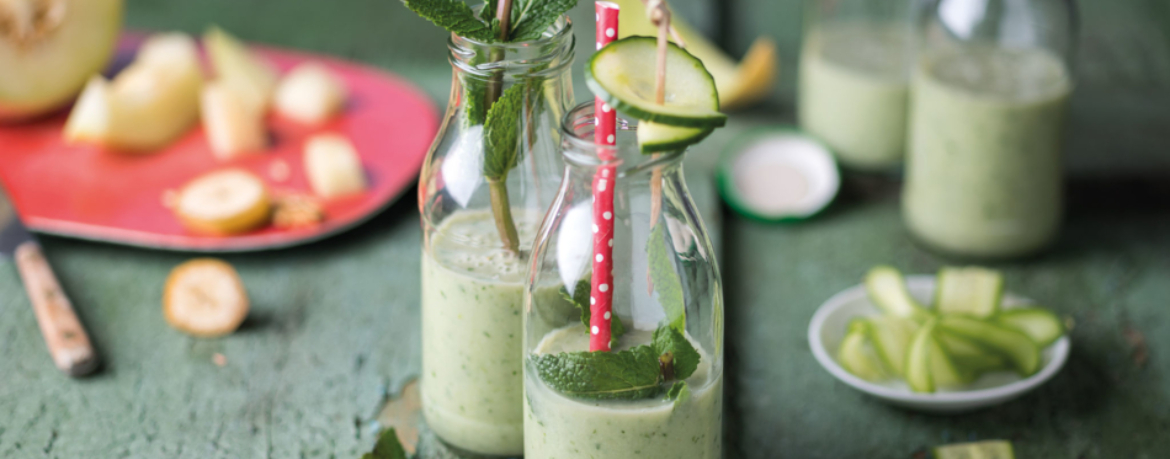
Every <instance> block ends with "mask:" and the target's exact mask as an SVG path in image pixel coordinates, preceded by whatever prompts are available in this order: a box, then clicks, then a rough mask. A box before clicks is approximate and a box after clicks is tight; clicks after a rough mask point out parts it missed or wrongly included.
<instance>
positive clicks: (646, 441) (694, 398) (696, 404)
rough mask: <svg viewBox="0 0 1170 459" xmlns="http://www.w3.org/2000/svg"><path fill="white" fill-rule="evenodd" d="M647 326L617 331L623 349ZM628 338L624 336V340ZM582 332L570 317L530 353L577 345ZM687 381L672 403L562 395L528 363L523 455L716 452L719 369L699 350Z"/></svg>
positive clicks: (583, 341)
mask: <svg viewBox="0 0 1170 459" xmlns="http://www.w3.org/2000/svg"><path fill="white" fill-rule="evenodd" d="M651 335H652V333H651V332H649V331H640V330H633V331H630V332H628V333H627V334H626V335H625V336H623V337H622V339H621V341H622V343H623V344H622V345H619V346H617V347H615V348H614V350H621V349H627V348H629V347H632V346H633V345H637V344H644V343H646V342H649V341H650V340H651ZM626 343H630V344H626ZM588 349H589V333H588V331H587V330H586V328H585V326H584V325H581V324H575V325H571V326H568V327H565V328H561V329H558V330H554V331H552V332H550V333H549V334H547V335H545V337H544V339H542V340H541V342H540V344H538V345H537V348H536V349H535V352H536V353H537V354H547V353H558V352H572V351H585V350H588ZM700 353H701V355H702V357H701V360H700V361H699V367H698V369H697V370H696V371H695V373H694V374H692V375H691V377H690V378H688V379H687V384H688V385H689V386H690V391H691V396H690V397H688V398H686V399H685V400H683V401H682V402H680V403H678V406H675V403H674V402H672V401H668V400H665V399H664V398H662V397H655V398H652V399H646V400H637V401H593V400H579V399H573V398H569V397H565V396H564V395H561V394H560V393H558V392H556V391H555V390H553V389H551V388H549V387H548V386H547V385H546V384H545V383H544V382H543V381H541V380H540V377H539V376H537V374H536V371H527V372H526V373H525V388H526V398H525V401H524V410H525V417H524V429H525V431H524V457H525V458H527V459H578V458H580V459H585V458H589V459H625V458H640V459H646V458H671V459H700V458H704V459H705V458H719V457H722V449H723V435H722V432H723V371H722V368H715V369H714V370H712V368H711V362H712V359H711V357H710V356H709V355H707V354H706V353H703V352H702V350H701V349H700Z"/></svg>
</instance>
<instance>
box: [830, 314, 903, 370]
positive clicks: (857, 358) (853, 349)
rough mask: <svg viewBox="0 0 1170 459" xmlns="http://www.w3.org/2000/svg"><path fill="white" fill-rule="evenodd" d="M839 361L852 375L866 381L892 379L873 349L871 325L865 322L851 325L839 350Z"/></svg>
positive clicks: (856, 322)
mask: <svg viewBox="0 0 1170 459" xmlns="http://www.w3.org/2000/svg"><path fill="white" fill-rule="evenodd" d="M837 361H839V362H841V366H842V367H844V368H845V369H846V370H848V371H849V372H850V373H853V374H854V375H856V376H857V377H859V378H861V379H864V380H866V381H874V382H877V381H882V380H885V379H889V377H890V372H889V371H888V370H887V369H886V367H885V364H884V363H882V359H881V358H880V357H878V355H877V351H876V350H875V349H874V348H873V344H872V342H871V341H870V333H869V324H868V323H867V322H865V321H864V320H854V321H853V322H852V323H850V324H849V332H848V333H846V334H845V339H844V340H842V341H841V347H840V348H838V349H837Z"/></svg>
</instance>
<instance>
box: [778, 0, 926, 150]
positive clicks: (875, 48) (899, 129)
mask: <svg viewBox="0 0 1170 459" xmlns="http://www.w3.org/2000/svg"><path fill="white" fill-rule="evenodd" d="M914 3H915V2H914V1H913V0H807V1H806V2H805V5H804V6H805V8H804V13H805V19H804V44H803V47H802V49H801V53H800V76H799V78H800V82H799V95H798V96H799V100H798V110H799V113H798V115H799V118H800V125H801V128H802V129H804V130H805V131H806V132H808V133H810V134H813V135H815V136H817V137H820V138H821V140H823V141H824V142H825V143H826V144H828V145H829V147H830V148H832V150H833V153H834V155H836V157H837V160H838V162H840V163H841V164H842V165H843V166H845V167H848V168H851V169H860V170H888V169H890V168H891V167H894V166H896V165H898V164H899V163H901V162H902V158H903V153H904V151H905V146H906V141H905V136H906V114H907V113H906V112H907V106H908V103H909V99H908V97H907V96H908V94H909V86H910V68H911V64H912V59H913V52H912V51H911V44H912V42H913V40H912V36H913V30H914V28H913V26H912V22H911V21H912V19H913V18H914V14H913V12H914V11H913V10H914V8H913V4H914Z"/></svg>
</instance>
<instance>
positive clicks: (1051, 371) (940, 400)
mask: <svg viewBox="0 0 1170 459" xmlns="http://www.w3.org/2000/svg"><path fill="white" fill-rule="evenodd" d="M924 282H930V283H932V284H933V283H934V275H933V274H919V275H909V276H906V283H907V284H917V283H924ZM859 291H860V293H861V294H862V295H863V296H864V294H865V285H864V284H858V285H854V286H852V287H849V288H847V289H845V290H842V291H840V292H837V294H835V295H833V296H832V297H830V298H829V299H828V300H826V301H825V302H824V303H822V304H821V306H820V307H819V308H817V312H816V313H815V314H813V318H812V321H810V322H809V327H808V342H809V346H810V347H812V352H813V356H814V357H816V359H817V362H818V363H820V364H821V366H822V367H824V368H825V370H827V371H828V372H829V373H830V374H832V375H833V376H834V377H836V378H837V379H839V380H841V381H842V382H844V383H845V384H848V385H850V386H852V387H853V388H854V389H857V390H860V391H862V392H866V393H868V394H871V395H874V396H877V397H880V398H884V399H888V400H896V401H899V402H907V403H915V404H919V405H949V404H954V403H964V402H967V403H971V402H981V401H982V402H1000V401H1007V399H1008V398H1011V397H1013V396H1016V395H1022V394H1023V393H1025V392H1027V391H1030V390H1032V389H1035V388H1036V387H1038V386H1039V385H1040V384H1043V383H1044V382H1046V381H1048V380H1049V379H1051V378H1052V377H1053V376H1054V375H1056V372H1058V371H1060V369H1061V367H1063V366H1064V364H1065V362H1066V361H1067V360H1068V354H1069V349H1070V347H1071V342H1070V341H1069V338H1068V335H1067V334H1065V335H1064V336H1062V337H1060V339H1058V340H1056V342H1054V343H1052V344H1050V345H1049V347H1050V348H1051V349H1052V351H1053V352H1052V359H1051V360H1049V361H1048V363H1047V364H1046V365H1044V368H1041V369H1040V371H1038V372H1036V374H1034V375H1032V376H1029V377H1027V378H1024V379H1021V380H1019V381H1014V382H1011V383H1008V384H1004V385H1002V386H995V387H989V388H986V389H977V390H969V391H964V390H958V391H952V392H935V393H929V394H927V393H917V392H911V391H909V390H905V389H895V388H890V387H886V386H882V385H879V384H874V383H872V382H869V381H866V380H864V379H861V378H859V377H857V376H855V375H853V373H850V372H849V371H848V370H845V368H843V367H842V366H841V365H840V364H839V363H837V359H834V358H833V357H832V356H831V355H829V352H828V350H827V349H825V346H824V343H823V342H822V340H821V337H820V335H821V330H822V329H823V328H824V327H825V321H826V320H828V318H829V316H831V315H832V314H833V313H834V312H836V310H837V309H840V308H841V307H843V306H844V305H845V304H846V300H848V299H851V298H853V297H855V296H857V295H858V293H859ZM1004 297H1005V298H1009V297H1014V298H1015V299H1017V300H1020V301H1027V300H1026V299H1024V298H1023V297H1020V296H1017V295H1012V294H1011V293H1005V294H1004Z"/></svg>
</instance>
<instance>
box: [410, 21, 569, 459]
mask: <svg viewBox="0 0 1170 459" xmlns="http://www.w3.org/2000/svg"><path fill="white" fill-rule="evenodd" d="M574 46H575V44H574V39H573V32H572V24H571V23H570V21H569V20H568V19H567V18H562V19H560V20H558V21H557V22H556V23H555V24H554V25H553V26H552V27H550V28H549V30H548V31H547V32H545V34H544V37H543V38H541V39H539V40H535V41H529V42H521V43H504V44H487V43H481V42H477V41H474V40H470V39H467V38H465V37H459V36H452V37H451V39H450V41H449V43H448V49H449V50H450V61H451V65H452V68H453V79H452V84H451V96H450V102H449V104H448V106H447V113H446V115H445V116H444V119H443V125H442V128H441V129H440V131H439V134H438V136H437V137H436V139H435V142H434V144H433V145H432V147H431V151H430V153H429V154H428V155H427V159H426V162H425V163H424V165H423V170H422V175H421V176H420V179H419V199H418V200H419V212H420V213H421V214H422V215H421V216H422V227H423V253H422V260H423V261H422V341H423V342H422V378H421V385H420V389H421V393H422V403H423V414H424V416H425V418H426V420H427V423H428V425H429V426H430V428H431V429H432V430H433V431H434V432H435V433H436V434H437V435H438V436H439V438H441V439H442V440H443V441H444V442H445V443H446V444H447V445H448V446H452V447H454V448H456V449H458V450H462V451H464V452H469V453H475V454H479V455H493V456H515V455H519V454H522V452H523V447H524V444H523V430H524V429H523V422H522V404H521V398H522V396H523V395H522V394H523V391H522V388H523V385H522V380H521V371H522V370H521V366H522V358H521V357H522V355H523V352H522V348H521V343H522V325H521V324H522V320H523V319H522V318H521V314H520V311H521V302H522V298H523V290H524V278H525V275H526V274H527V266H528V262H527V257H528V251H529V250H530V249H531V247H532V241H533V238H534V237H535V234H536V229H537V226H538V225H539V224H540V218H541V217H542V216H543V215H544V211H545V209H547V208H548V205H549V204H550V203H551V202H552V199H553V197H554V196H555V195H556V190H557V186H558V185H559V184H560V171H561V168H562V166H561V164H562V163H561V160H560V155H559V150H558V148H559V145H560V134H559V130H558V127H559V125H560V118H561V117H562V116H563V114H564V112H565V111H566V110H567V109H568V107H569V106H571V105H572V103H573V93H572V88H573V84H572V79H571V76H570V64H571V63H572V61H573V53H574ZM513 90H515V91H522V95H521V96H522V98H521V99H520V103H519V104H518V105H517V106H516V107H515V108H514V109H513V111H512V112H510V113H511V115H514V116H512V117H510V116H508V112H507V110H506V109H503V110H501V109H497V107H500V108H504V104H502V103H489V101H492V100H497V99H498V100H500V101H503V100H504V99H501V97H505V98H506V97H509V96H508V95H509V94H512V91H513ZM489 105H490V107H491V110H492V111H491V112H489V108H488V107H489ZM508 130H512V131H513V132H507V131H508ZM491 132H495V133H496V134H499V133H505V134H514V135H515V140H513V143H514V146H513V147H507V146H506V145H507V144H508V142H500V141H499V140H498V139H499V138H500V137H492V138H493V139H497V140H493V141H492V142H490V143H489V141H488V138H489V137H491V136H490V135H489V133H491ZM504 137H508V135H504ZM501 145H505V146H501ZM501 172H503V174H502V176H501Z"/></svg>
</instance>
